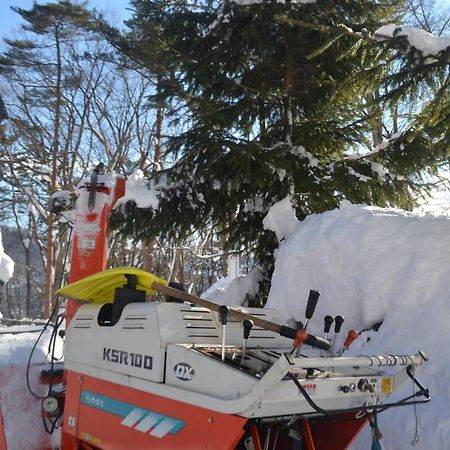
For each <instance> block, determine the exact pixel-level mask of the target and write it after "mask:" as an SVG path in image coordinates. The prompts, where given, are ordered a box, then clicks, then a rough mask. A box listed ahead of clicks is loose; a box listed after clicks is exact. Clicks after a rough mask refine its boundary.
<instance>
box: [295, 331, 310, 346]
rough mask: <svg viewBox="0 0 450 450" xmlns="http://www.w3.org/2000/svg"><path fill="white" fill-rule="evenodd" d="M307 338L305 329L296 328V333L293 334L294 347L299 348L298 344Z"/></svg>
mask: <svg viewBox="0 0 450 450" xmlns="http://www.w3.org/2000/svg"><path fill="white" fill-rule="evenodd" d="M306 339H308V333H307V332H306V331H305V330H303V329H302V330H298V331H297V334H296V335H295V340H294V348H299V347H300V345H302V344H303V342H304V341H306Z"/></svg>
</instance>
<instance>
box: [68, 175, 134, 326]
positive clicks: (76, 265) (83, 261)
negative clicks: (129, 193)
mask: <svg viewBox="0 0 450 450" xmlns="http://www.w3.org/2000/svg"><path fill="white" fill-rule="evenodd" d="M91 188H92V187H91V184H90V182H85V183H84V185H83V186H81V187H79V191H80V192H81V194H83V193H85V192H89V190H90V189H91ZM95 195H96V202H95V209H93V210H92V211H89V209H88V205H87V200H88V197H87V195H84V196H82V197H80V198H79V199H78V202H80V201H85V202H86V204H79V203H78V202H77V212H76V218H75V223H74V231H73V238H72V257H71V265H70V274H69V283H73V282H75V281H78V280H81V279H82V278H85V277H87V276H89V275H92V274H94V273H97V272H100V271H102V270H105V269H106V263H107V259H108V229H109V227H108V225H109V216H110V214H111V210H112V209H113V208H114V205H115V204H116V202H117V200H118V199H119V198H121V197H123V196H124V195H125V178H124V177H122V176H120V175H116V176H115V185H114V186H107V185H104V184H101V183H100V184H98V185H97V186H96V187H95ZM80 305H81V303H80V302H79V301H77V300H73V299H69V300H68V302H67V311H66V323H67V325H68V324H69V322H70V321H71V319H72V317H73V315H74V314H75V312H76V311H77V309H78V308H79V307H80Z"/></svg>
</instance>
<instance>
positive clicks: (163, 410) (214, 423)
mask: <svg viewBox="0 0 450 450" xmlns="http://www.w3.org/2000/svg"><path fill="white" fill-rule="evenodd" d="M67 381H68V385H67V386H68V389H67V397H66V404H65V414H64V424H63V434H65V435H67V438H68V437H71V438H72V439H73V440H72V442H71V441H70V440H69V439H67V440H66V442H63V445H62V450H74V449H76V448H77V447H74V446H73V445H74V442H76V440H79V442H80V444H81V443H82V442H84V443H86V444H88V445H92V446H93V447H95V448H101V449H108V450H123V449H126V448H132V449H136V450H137V449H149V448H151V449H152V450H159V449H172V450H176V449H183V450H199V449H204V450H208V449H209V450H231V449H234V448H235V447H236V445H237V444H238V442H239V440H240V439H241V437H242V436H243V434H244V429H243V427H244V425H245V423H246V422H247V419H245V418H243V417H238V416H233V415H227V414H221V413H217V412H215V411H211V410H207V409H204V408H199V407H196V406H192V405H189V404H187V403H183V402H180V401H176V400H171V399H168V398H165V397H160V396H158V395H154V394H150V393H146V392H143V391H139V390H136V389H133V388H130V387H126V386H121V385H118V384H114V383H110V382H108V381H104V380H100V379H98V378H94V377H90V376H86V375H81V374H78V373H75V372H69V373H68V379H67ZM124 405H126V406H127V408H128V409H123V407H124ZM121 411H122V413H121ZM123 411H125V412H123ZM130 411H131V413H133V412H134V414H136V417H137V419H136V421H135V422H134V421H133V420H134V419H130V417H131V416H130ZM147 416H149V417H150V419H151V418H152V417H153V420H154V423H153V424H152V425H151V426H149V427H142V426H141V427H139V426H138V424H139V423H141V424H142V423H143V422H144V421H145V420H148V417H147ZM125 417H128V419H127V420H128V422H127V420H125ZM165 419H167V420H169V421H172V422H178V424H179V426H178V427H177V428H176V430H175V431H174V432H166V433H165V434H163V435H162V436H160V437H158V433H156V427H157V426H158V424H161V423H162V422H163V421H164V420H165ZM147 428H148V429H147ZM152 433H153V434H152Z"/></svg>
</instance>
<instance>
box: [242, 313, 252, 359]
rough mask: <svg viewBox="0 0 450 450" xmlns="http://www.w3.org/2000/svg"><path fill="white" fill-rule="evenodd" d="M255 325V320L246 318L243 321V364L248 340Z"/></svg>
mask: <svg viewBox="0 0 450 450" xmlns="http://www.w3.org/2000/svg"><path fill="white" fill-rule="evenodd" d="M253 325H254V323H253V320H244V321H243V322H242V326H243V327H244V343H243V344H242V354H241V364H243V363H244V360H245V352H246V350H247V340H248V338H249V336H250V331H252V328H253Z"/></svg>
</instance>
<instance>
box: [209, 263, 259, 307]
mask: <svg viewBox="0 0 450 450" xmlns="http://www.w3.org/2000/svg"><path fill="white" fill-rule="evenodd" d="M261 277H262V274H261V271H260V270H259V269H253V270H252V271H250V272H249V273H248V274H247V275H246V276H243V277H237V278H233V277H226V278H221V279H220V280H219V281H217V282H216V283H214V284H213V285H212V286H211V287H210V288H209V289H208V290H207V291H205V292H204V293H203V294H202V297H203V298H205V299H206V300H210V301H213V302H214V303H217V304H219V305H227V306H241V305H243V304H244V302H245V298H246V296H247V294H248V295H255V294H257V293H258V284H259V282H260V281H261Z"/></svg>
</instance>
